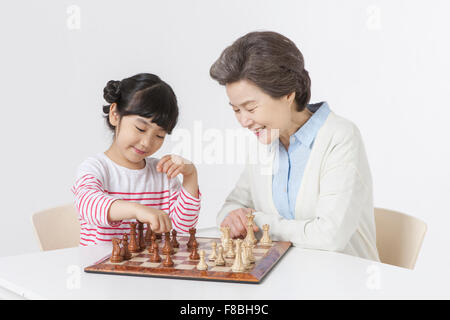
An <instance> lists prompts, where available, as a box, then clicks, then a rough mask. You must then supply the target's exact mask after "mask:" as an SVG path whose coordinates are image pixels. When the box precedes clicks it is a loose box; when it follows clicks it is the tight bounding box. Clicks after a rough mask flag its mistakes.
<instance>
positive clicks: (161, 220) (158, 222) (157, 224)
mask: <svg viewBox="0 0 450 320" xmlns="http://www.w3.org/2000/svg"><path fill="white" fill-rule="evenodd" d="M136 219H137V220H139V221H140V222H142V223H150V228H151V229H152V231H153V232H156V233H166V232H170V230H171V229H172V221H171V219H170V217H169V215H168V214H167V212H165V211H163V210H159V209H154V208H149V207H146V206H143V205H141V206H139V207H138V210H137V212H136Z"/></svg>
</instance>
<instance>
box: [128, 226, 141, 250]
mask: <svg viewBox="0 0 450 320" xmlns="http://www.w3.org/2000/svg"><path fill="white" fill-rule="evenodd" d="M130 228H131V230H130V244H129V245H128V250H129V251H130V252H131V253H136V252H139V249H140V248H139V246H138V243H137V239H136V222H131V223H130Z"/></svg>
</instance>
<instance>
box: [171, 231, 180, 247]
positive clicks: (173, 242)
mask: <svg viewBox="0 0 450 320" xmlns="http://www.w3.org/2000/svg"><path fill="white" fill-rule="evenodd" d="M179 247H180V243H179V242H178V241H177V230H175V229H173V230H172V248H179Z"/></svg>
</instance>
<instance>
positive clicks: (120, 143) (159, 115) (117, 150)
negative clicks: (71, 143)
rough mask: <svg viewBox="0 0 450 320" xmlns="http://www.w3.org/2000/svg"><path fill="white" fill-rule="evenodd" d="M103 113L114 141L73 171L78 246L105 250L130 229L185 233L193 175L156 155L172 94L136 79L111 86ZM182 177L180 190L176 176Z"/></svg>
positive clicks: (177, 160) (150, 79) (190, 219)
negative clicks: (102, 246) (133, 224)
mask: <svg viewBox="0 0 450 320" xmlns="http://www.w3.org/2000/svg"><path fill="white" fill-rule="evenodd" d="M103 92H104V94H103V97H104V98H105V100H106V101H107V102H108V103H109V104H108V105H106V106H104V107H103V112H104V113H105V114H106V116H105V119H106V123H107V125H108V126H109V128H110V129H111V130H112V131H113V132H114V139H113V142H112V144H111V146H110V147H109V149H108V150H106V151H105V152H104V153H99V154H97V155H95V156H93V157H90V158H88V159H86V160H85V161H84V162H83V163H82V164H81V165H80V166H79V168H78V171H77V176H76V180H75V183H74V185H73V187H72V192H73V194H74V196H75V205H76V207H77V209H78V212H79V220H80V225H81V232H80V245H82V246H87V245H95V244H102V243H108V242H109V243H110V242H111V241H112V239H113V238H117V237H121V236H122V235H123V234H124V233H129V230H130V222H133V221H136V220H138V221H140V222H142V223H144V224H145V226H146V224H147V223H149V224H150V228H151V229H152V230H153V231H154V232H157V233H163V232H168V231H170V230H171V229H172V228H174V229H175V230H177V231H178V232H188V230H189V228H192V227H195V226H196V224H197V221H198V215H199V211H200V194H199V188H198V179H197V170H196V168H195V166H194V165H193V164H191V163H190V162H188V161H186V160H185V159H183V158H181V157H179V156H171V155H166V156H164V157H162V158H161V159H160V160H159V159H156V158H152V157H149V156H151V155H152V154H154V153H155V152H156V151H158V149H159V148H160V147H161V145H162V144H163V142H164V138H165V136H166V135H167V134H170V133H171V132H172V130H173V128H174V127H175V125H176V123H177V120H178V105H177V99H176V96H175V94H174V92H173V91H172V88H171V87H170V86H169V85H168V84H167V83H165V82H164V81H162V80H161V79H160V78H159V77H158V76H156V75H153V74H148V73H141V74H137V75H135V76H133V77H130V78H126V79H123V80H122V81H109V82H108V83H107V85H106V87H105V89H104V90H103ZM178 174H181V175H183V184H180V182H179V180H178V178H177V175H178Z"/></svg>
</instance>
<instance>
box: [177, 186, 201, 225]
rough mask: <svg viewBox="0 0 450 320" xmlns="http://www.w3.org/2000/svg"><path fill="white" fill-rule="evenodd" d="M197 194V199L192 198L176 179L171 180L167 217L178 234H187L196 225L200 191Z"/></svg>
mask: <svg viewBox="0 0 450 320" xmlns="http://www.w3.org/2000/svg"><path fill="white" fill-rule="evenodd" d="M198 194H199V197H198V198H196V197H194V196H192V195H191V194H190V193H189V192H188V191H187V190H186V189H185V188H183V186H182V185H181V184H180V182H179V181H178V179H177V178H175V179H171V186H170V198H169V216H170V218H171V219H172V226H173V228H174V229H175V230H177V231H178V232H182V233H188V232H189V229H190V228H194V227H195V226H196V225H197V222H198V217H199V213H200V207H201V205H200V203H201V196H202V195H201V193H200V190H199V192H198Z"/></svg>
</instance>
